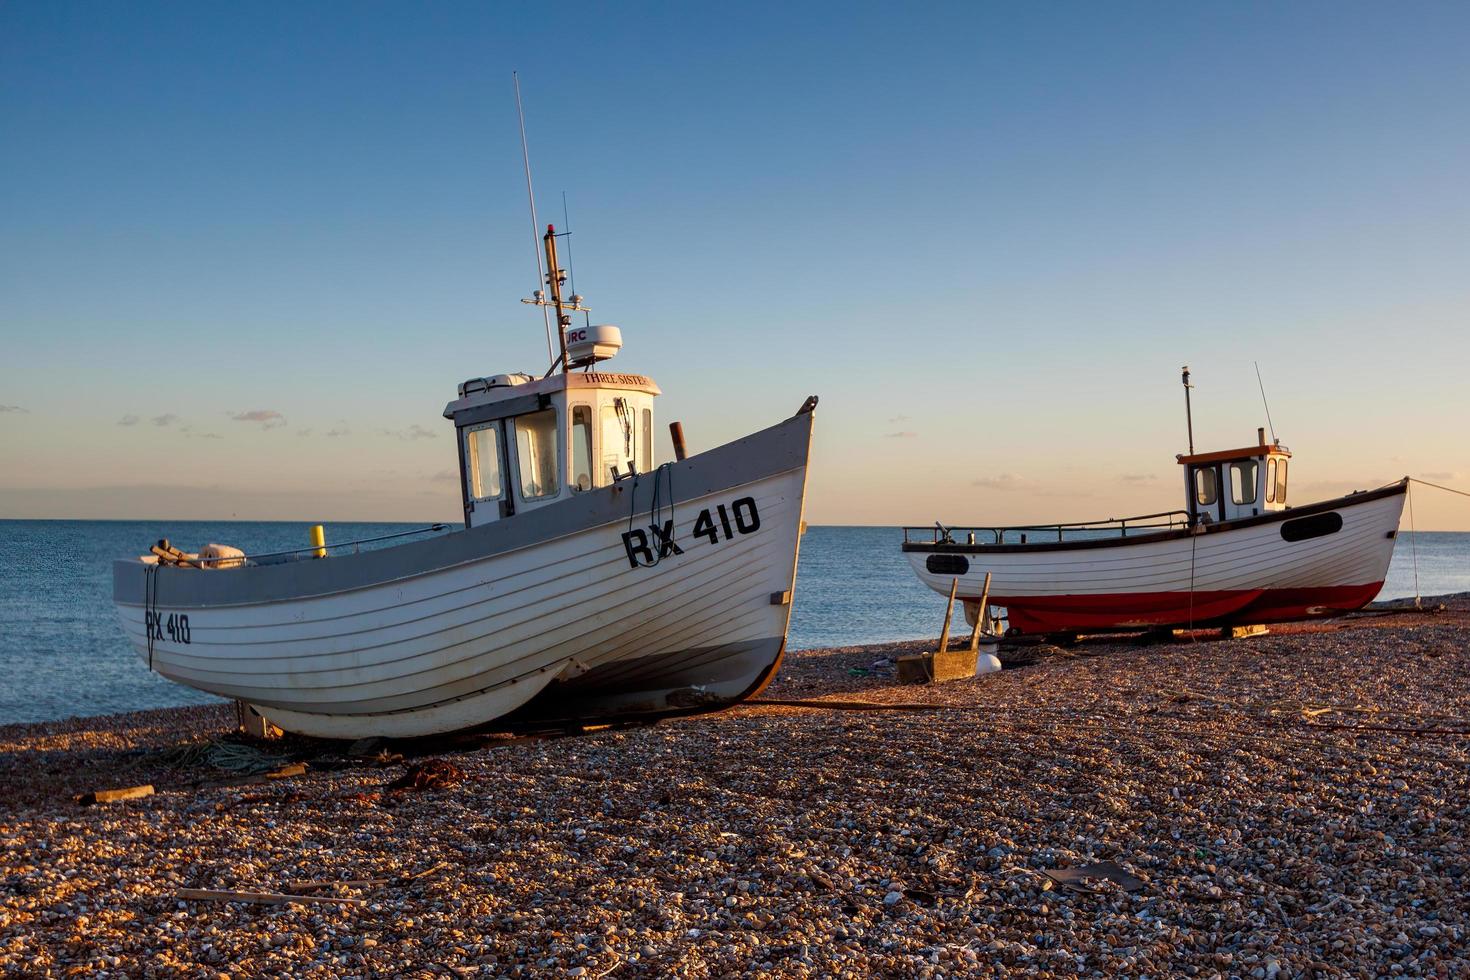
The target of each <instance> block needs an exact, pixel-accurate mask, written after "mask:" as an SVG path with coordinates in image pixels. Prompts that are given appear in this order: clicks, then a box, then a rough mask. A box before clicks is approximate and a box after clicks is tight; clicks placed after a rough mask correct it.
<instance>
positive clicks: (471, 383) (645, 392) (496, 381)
mask: <svg viewBox="0 0 1470 980" xmlns="http://www.w3.org/2000/svg"><path fill="white" fill-rule="evenodd" d="M567 339H568V346H567V351H568V354H569V358H568V359H569V360H570V361H571V363H572V364H573V366H578V365H580V366H584V367H586V368H588V369H589V370H586V371H565V372H561V373H557V374H552V375H550V376H548V377H544V378H539V379H538V378H534V377H532V376H531V375H529V374H497V375H494V376H492V377H486V378H471V379H470V380H468V381H465V382H463V383H461V384H460V386H459V397H458V398H457V399H455V400H454V401H452V402H450V403H449V404H448V405H446V406H445V408H444V417H445V418H447V419H452V420H453V421H454V429H455V443H456V446H457V452H458V455H459V473H460V489H461V496H462V499H463V501H464V517H465V526H466V527H478V526H480V525H481V524H488V523H490V522H492V521H498V520H503V519H504V518H507V517H511V516H513V515H515V514H518V513H522V512H524V511H527V510H531V509H534V508H537V507H544V506H546V505H547V504H551V503H555V502H557V501H559V500H565V499H567V498H568V497H569V496H570V495H571V494H576V493H581V492H583V491H586V490H590V489H592V488H594V487H604V486H607V485H609V484H611V483H613V482H615V481H616V480H618V479H621V478H624V477H627V476H630V475H632V474H633V473H646V472H648V471H649V470H651V469H653V399H654V396H656V395H658V394H659V388H658V385H656V384H654V382H653V379H651V378H647V377H644V376H643V375H641V374H610V373H603V372H598V371H593V370H590V369H591V368H592V367H595V365H596V362H597V361H601V360H606V359H607V358H609V357H611V356H612V354H613V353H614V352H615V351H616V350H617V349H618V348H619V347H621V346H622V341H621V336H620V335H619V333H618V330H617V328H616V327H605V326H593V327H584V328H578V329H574V330H569V331H568V338H567Z"/></svg>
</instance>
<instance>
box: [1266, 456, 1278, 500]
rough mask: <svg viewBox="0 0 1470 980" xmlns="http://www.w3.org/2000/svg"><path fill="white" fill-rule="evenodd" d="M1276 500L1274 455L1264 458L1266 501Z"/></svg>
mask: <svg viewBox="0 0 1470 980" xmlns="http://www.w3.org/2000/svg"><path fill="white" fill-rule="evenodd" d="M1275 502H1276V457H1275V456H1272V457H1271V458H1270V459H1268V460H1266V503H1268V504H1273V503H1275Z"/></svg>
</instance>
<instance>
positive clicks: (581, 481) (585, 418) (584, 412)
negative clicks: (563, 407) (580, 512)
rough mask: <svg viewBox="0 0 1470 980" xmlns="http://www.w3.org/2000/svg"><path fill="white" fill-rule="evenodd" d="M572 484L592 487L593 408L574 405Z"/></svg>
mask: <svg viewBox="0 0 1470 980" xmlns="http://www.w3.org/2000/svg"><path fill="white" fill-rule="evenodd" d="M572 486H573V487H575V488H576V489H578V490H591V489H592V409H591V408H590V407H589V406H587V405H573V406H572Z"/></svg>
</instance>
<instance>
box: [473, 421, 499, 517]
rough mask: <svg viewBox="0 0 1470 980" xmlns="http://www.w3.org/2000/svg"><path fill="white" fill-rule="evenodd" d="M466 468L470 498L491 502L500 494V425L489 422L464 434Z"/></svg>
mask: <svg viewBox="0 0 1470 980" xmlns="http://www.w3.org/2000/svg"><path fill="white" fill-rule="evenodd" d="M465 451H466V453H468V458H467V459H466V461H465V462H466V464H467V465H466V467H465V469H467V470H468V471H469V476H470V496H471V497H473V498H474V499H475V500H493V499H494V498H496V497H499V496H500V494H501V483H500V423H498V422H491V423H490V424H489V425H481V426H477V427H476V428H473V429H470V430H469V431H468V432H466V433H465Z"/></svg>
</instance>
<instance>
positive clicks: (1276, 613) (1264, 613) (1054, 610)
mask: <svg viewBox="0 0 1470 980" xmlns="http://www.w3.org/2000/svg"><path fill="white" fill-rule="evenodd" d="M1382 588H1383V583H1382V582H1370V583H1367V584H1365V585H1324V586H1317V587H1314V588H1300V589H1228V590H1223V591H1215V592H1196V593H1194V594H1193V597H1191V595H1190V593H1188V592H1115V593H1109V594H1105V595H1056V596H1051V595H1049V596H1002V595H992V596H991V597H990V601H991V603H992V604H993V605H997V606H1005V607H1006V613H1007V615H1008V616H1009V617H1010V624H1011V626H1013V627H1014V628H1016V629H1018V630H1021V631H1022V632H1025V633H1062V632H1068V631H1075V630H1104V629H1136V628H1142V627H1151V626H1187V625H1189V624H1191V623H1193V624H1194V625H1196V626H1219V625H1225V624H1229V623H1279V622H1283V621H1286V620H1292V619H1313V618H1315V617H1319V616H1332V615H1335V614H1337V613H1341V612H1346V611H1348V610H1351V609H1361V608H1362V607H1363V606H1366V605H1367V604H1368V603H1370V602H1372V601H1373V597H1374V596H1376V595H1378V592H1379V590H1380V589H1382ZM967 598H969V600H970V601H971V602H976V601H978V600H979V597H978V596H969V597H967Z"/></svg>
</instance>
